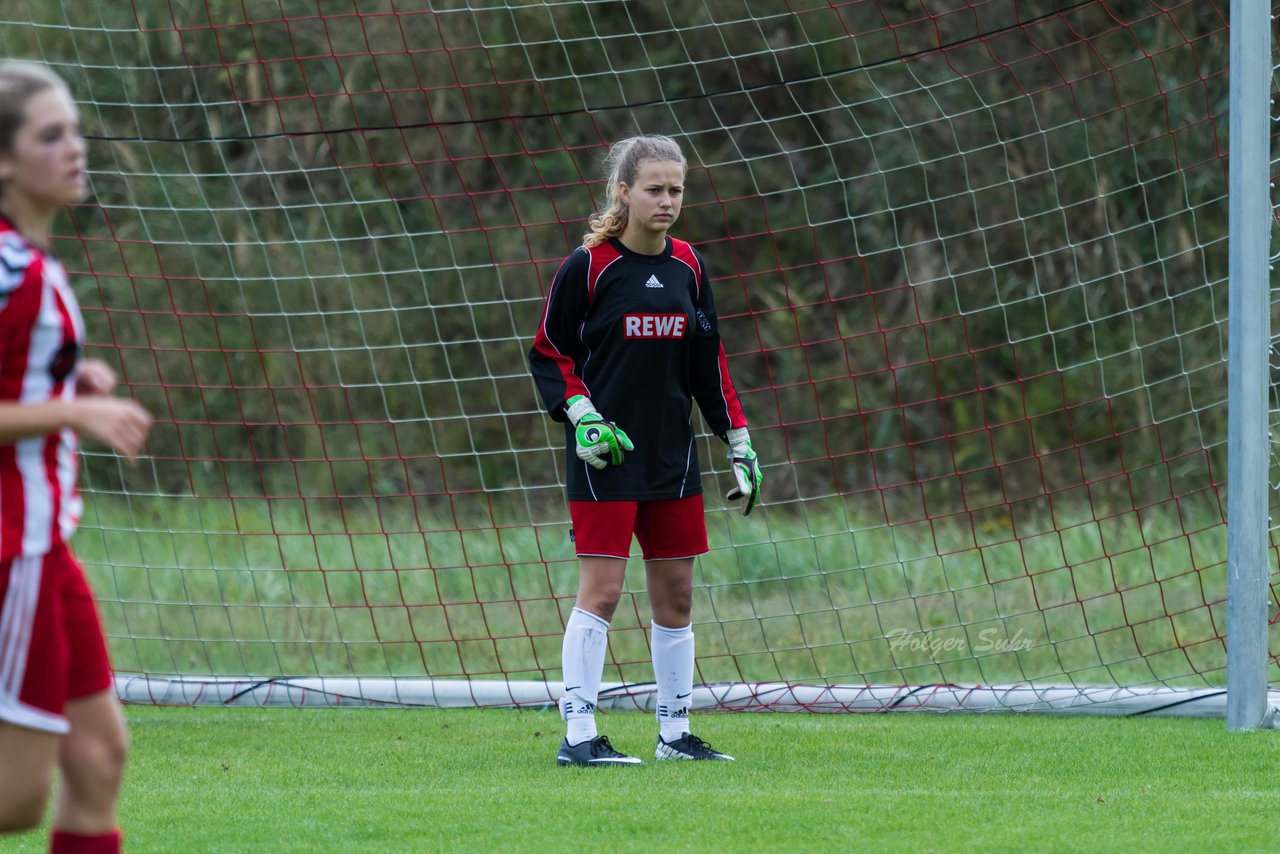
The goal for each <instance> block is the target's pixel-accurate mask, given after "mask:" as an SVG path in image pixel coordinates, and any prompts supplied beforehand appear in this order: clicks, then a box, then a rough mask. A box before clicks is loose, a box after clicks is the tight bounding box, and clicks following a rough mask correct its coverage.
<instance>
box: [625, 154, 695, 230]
mask: <svg viewBox="0 0 1280 854" xmlns="http://www.w3.org/2000/svg"><path fill="white" fill-rule="evenodd" d="M620 189H621V191H622V200H623V201H624V202H626V204H627V208H628V213H627V225H628V226H629V227H634V228H638V229H640V230H642V231H645V232H648V233H650V234H665V233H666V231H667V229H669V228H671V226H672V224H673V223H674V222H675V221H676V219H677V218H678V217H679V216H680V205H681V203H682V202H683V201H684V167H683V166H682V165H681V164H679V163H676V162H675V161H673V160H649V161H646V162H644V163H641V164H640V167H639V168H638V169H637V170H636V178H635V181H633V182H632V183H631V185H630V186H628V185H626V184H622V185H621V187H620Z"/></svg>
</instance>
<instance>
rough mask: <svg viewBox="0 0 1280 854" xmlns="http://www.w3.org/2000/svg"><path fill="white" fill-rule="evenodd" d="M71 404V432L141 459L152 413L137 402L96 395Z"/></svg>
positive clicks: (117, 451)
mask: <svg viewBox="0 0 1280 854" xmlns="http://www.w3.org/2000/svg"><path fill="white" fill-rule="evenodd" d="M68 405H69V406H74V407H75V410H74V416H73V417H72V418H71V419H70V426H71V429H73V430H75V431H76V433H78V434H79V435H81V436H87V437H89V438H92V439H95V440H96V441H99V442H101V443H102V444H104V445H106V446H108V447H110V448H111V449H112V450H113V451H115V452H116V453H117V454H120V455H121V456H123V457H127V458H129V459H133V458H134V457H136V456H138V452H139V451H141V450H142V446H143V445H144V444H145V443H146V441H147V435H148V434H149V433H150V432H151V414H150V413H149V412H147V410H146V409H144V408H143V407H142V404H140V403H138V402H137V401H135V400H130V399H128V398H125V397H101V396H95V397H87V398H82V399H80V400H76V401H73V402H71V403H69V404H68Z"/></svg>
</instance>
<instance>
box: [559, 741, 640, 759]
mask: <svg viewBox="0 0 1280 854" xmlns="http://www.w3.org/2000/svg"><path fill="white" fill-rule="evenodd" d="M556 764H557V765H582V766H591V765H643V764H644V763H643V762H641V761H640V760H639V759H637V758H636V757H634V756H628V755H627V754H625V753H619V752H618V751H616V750H614V749H613V745H612V744H610V743H609V736H607V735H598V736H596V737H595V738H592V739H588V740H587V741H583V742H579V743H578V744H573V745H571V744H569V739H567V738H566V739H565V740H564V741H562V742H560V750H559V751H558V752H557V753H556Z"/></svg>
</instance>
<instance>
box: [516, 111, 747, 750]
mask: <svg viewBox="0 0 1280 854" xmlns="http://www.w3.org/2000/svg"><path fill="white" fill-rule="evenodd" d="M608 165H609V166H610V168H611V171H610V174H609V176H608V180H607V185H606V204H605V209H604V211H603V212H602V213H599V214H597V215H596V216H593V217H592V218H591V219H590V221H589V226H590V231H589V232H588V233H587V234H586V235H585V236H584V239H583V245H582V246H581V247H579V248H578V249H576V250H574V251H573V252H572V253H571V254H570V255H569V257H568V258H566V259H565V261H564V263H563V264H562V265H561V266H560V270H559V271H558V272H557V273H556V276H555V279H554V280H553V281H552V283H551V290H550V292H549V293H548V294H547V302H546V307H545V310H544V312H543V316H542V322H541V324H540V325H539V327H538V331H537V335H536V337H535V340H534V345H533V349H532V350H531V351H530V352H529V362H530V367H531V370H532V373H533V378H534V381H535V382H536V384H537V387H538V390H539V392H540V393H541V396H542V399H543V401H544V403H545V404H546V407H547V412H548V413H549V414H550V415H551V417H552V418H553V419H555V420H556V421H561V422H564V425H565V447H566V451H567V456H568V466H567V480H568V498H569V513H570V517H571V519H572V522H573V530H572V534H571V536H572V537H573V539H574V543H575V547H576V550H577V554H578V568H579V580H578V595H577V600H576V602H575V603H574V608H573V612H572V613H571V614H570V616H569V619H568V622H567V624H566V626H565V636H564V647H563V670H564V681H565V690H564V696H563V697H562V698H561V700H560V713H561V716H562V717H563V718H564V720H565V722H566V725H567V734H566V737H565V739H564V742H563V743H562V744H561V745H560V749H559V752H558V753H557V755H556V762H557V763H558V764H560V765H639V764H641V761H640V760H639V759H637V758H635V757H632V756H627V755H625V754H624V753H622V752H620V751H618V750H616V749H615V748H614V747H613V746H612V745H611V744H610V742H609V739H608V738H607V737H606V736H603V735H600V734H599V733H598V732H597V731H596V721H595V705H596V699H597V695H598V693H599V690H600V680H601V676H602V672H603V669H604V658H605V647H606V633H607V632H608V629H609V620H610V619H611V618H612V617H613V612H614V609H615V608H616V607H617V605H618V599H619V597H620V596H621V594H622V581H623V575H624V573H625V570H626V565H627V557H628V556H629V555H630V553H631V538H632V536H633V535H634V536H635V537H636V539H637V540H638V541H639V543H640V547H641V550H642V552H643V554H644V561H645V574H646V581H647V586H648V593H649V602H650V608H651V611H652V617H653V622H652V632H651V642H652V643H651V647H652V653H653V669H654V679H655V681H656V683H657V706H658V712H657V716H658V730H659V732H658V741H657V747H656V750H655V756H656V758H657V759H709V760H731V759H732V757H731V756H728V755H726V754H724V753H722V752H720V751H717V750H714V749H712V748H711V746H710V745H709V744H707V742H705V741H703V740H702V739H700V738H698V737H697V736H696V735H693V734H692V733H691V732H690V731H689V707H690V705H691V700H692V697H693V669H694V652H693V626H692V622H691V619H690V612H691V609H692V603H693V564H694V558H695V557H696V556H697V555H700V554H703V553H705V552H706V551H707V529H706V522H705V519H704V518H703V504H702V482H701V475H700V468H699V463H698V453H697V447H696V443H695V437H694V428H693V402H694V401H697V403H698V408H699V409H700V410H701V411H702V416H703V419H704V420H705V422H706V424H707V426H708V427H709V428H710V429H711V430H712V432H714V433H716V434H717V435H719V436H720V438H721V439H723V440H724V441H725V443H726V444H727V445H728V446H729V451H728V455H729V459H730V463H731V466H732V470H733V474H734V480H735V485H734V487H733V489H732V490H731V491H730V492H729V494H728V495H727V496H726V497H727V498H729V499H730V500H735V501H738V502H740V505H739V506H740V507H741V510H742V513H743V514H749V513H750V512H751V511H752V509H753V508H754V507H755V506H756V503H757V501H758V500H759V496H760V483H761V470H760V466H759V463H758V461H757V460H756V454H755V451H754V450H752V447H751V440H750V437H749V436H748V433H747V419H746V416H745V415H744V414H743V411H742V406H741V404H740V403H739V401H738V395H737V392H736V391H734V387H733V383H732V382H731V381H730V379H729V371H728V362H727V360H726V359H725V353H724V348H723V346H722V345H721V343H720V336H719V331H718V328H717V323H716V309H715V303H714V301H713V300H712V296H711V287H710V283H709V282H708V279H707V273H706V269H705V267H704V266H703V263H702V258H701V257H700V256H699V255H698V253H697V252H695V251H694V250H693V248H692V247H691V246H690V245H689V244H688V243H685V242H683V241H681V240H676V239H674V238H672V237H670V236H668V234H667V231H668V230H669V229H670V228H671V226H672V224H674V223H675V221H676V218H677V217H678V216H679V215H680V206H681V201H682V194H683V191H684V180H685V173H686V171H687V164H686V162H685V158H684V155H683V154H682V153H681V151H680V148H679V146H678V145H677V144H676V143H675V142H674V141H673V140H671V139H669V138H667V137H662V136H641V137H632V138H630V139H625V140H622V141H621V142H618V143H617V144H615V145H614V146H613V147H612V148H611V149H610V151H609V157H608Z"/></svg>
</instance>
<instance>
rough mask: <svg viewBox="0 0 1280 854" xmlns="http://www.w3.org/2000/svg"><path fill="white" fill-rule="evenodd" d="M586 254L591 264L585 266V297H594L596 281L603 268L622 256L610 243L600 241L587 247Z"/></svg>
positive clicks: (589, 298) (598, 279)
mask: <svg viewBox="0 0 1280 854" xmlns="http://www.w3.org/2000/svg"><path fill="white" fill-rule="evenodd" d="M587 255H588V256H590V258H591V266H590V267H588V268H587V299H588V300H593V299H595V298H596V282H598V281H600V276H601V274H603V273H604V271H605V268H606V267H608V266H609V265H610V264H612V263H613V262H614V261H617V260H618V259H619V258H621V257H622V253H621V252H619V251H618V250H617V249H615V248H614V246H613V244H612V243H608V242H605V243H600V244H598V245H596V246H589V247H587Z"/></svg>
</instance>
